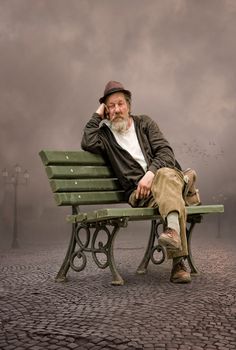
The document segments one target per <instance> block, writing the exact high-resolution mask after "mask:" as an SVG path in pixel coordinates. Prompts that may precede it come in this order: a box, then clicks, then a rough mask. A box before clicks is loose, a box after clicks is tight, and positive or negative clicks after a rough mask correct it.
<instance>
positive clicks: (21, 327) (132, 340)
mask: <svg viewBox="0 0 236 350" xmlns="http://www.w3.org/2000/svg"><path fill="white" fill-rule="evenodd" d="M128 230H129V229H128ZM128 230H127V231H124V232H122V233H121V235H120V238H117V241H116V250H115V256H116V260H117V265H118V268H119V270H120V272H121V274H122V276H123V277H124V279H125V281H126V284H125V285H124V286H122V287H115V286H112V285H111V284H110V282H111V275H110V271H109V269H106V270H100V269H98V268H97V267H96V265H95V264H94V263H93V262H92V261H91V260H90V259H89V261H88V265H87V267H86V269H85V270H84V271H82V272H81V273H75V272H73V271H71V270H69V280H68V282H67V283H55V282H54V277H55V275H56V273H57V271H58V269H59V267H60V264H61V262H62V259H63V258H64V253H65V250H66V245H67V242H66V243H65V242H61V243H60V244H59V243H57V245H56V247H54V248H53V247H52V246H50V247H47V248H45V247H38V248H37V249H36V248H35V247H31V248H30V247H28V248H27V249H18V250H8V251H7V250H4V251H0V262H1V277H0V349H1V350H22V349H30V350H43V349H49V350H79V349H93V350H99V349H108V350H109V349H117V350H125V349H150V350H151V349H158V350H159V349H160V350H161V349H163V350H176V349H178V350H188V349H189V350H201V349H204V350H221V349H222V350H227V349H236V301H235V297H236V288H235V287H236V282H235V281H236V269H235V265H236V264H235V263H236V254H235V253H236V248H235V246H234V244H235V240H234V244H233V243H232V242H228V241H226V240H224V239H223V238H221V239H216V238H214V237H211V238H209V239H208V241H206V236H207V233H205V235H203V234H202V235H200V234H199V235H197V234H196V235H195V236H194V237H193V239H192V245H193V254H194V257H195V261H196V262H197V265H198V267H199V269H200V270H201V274H200V275H199V276H196V277H194V278H193V279H192V283H191V284H187V285H175V284H172V283H170V282H169V273H170V269H171V263H170V261H166V262H164V263H163V264H162V265H160V266H155V265H153V264H151V263H150V266H149V270H148V273H147V274H146V275H141V276H140V275H136V274H135V269H136V267H137V266H138V264H139V262H140V260H141V258H142V255H143V253H144V248H145V240H146V238H147V237H146V238H143V237H139V238H138V239H137V238H136V239H134V236H132V234H130V232H128ZM133 242H134V243H133Z"/></svg>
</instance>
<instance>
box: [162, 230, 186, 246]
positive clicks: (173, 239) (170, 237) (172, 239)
mask: <svg viewBox="0 0 236 350" xmlns="http://www.w3.org/2000/svg"><path fill="white" fill-rule="evenodd" d="M158 244H160V245H162V246H163V247H166V248H167V249H168V250H179V249H181V239H180V235H179V234H178V232H176V231H175V230H173V229H172V228H167V229H166V230H165V231H164V232H163V233H161V234H160V237H159V238H158Z"/></svg>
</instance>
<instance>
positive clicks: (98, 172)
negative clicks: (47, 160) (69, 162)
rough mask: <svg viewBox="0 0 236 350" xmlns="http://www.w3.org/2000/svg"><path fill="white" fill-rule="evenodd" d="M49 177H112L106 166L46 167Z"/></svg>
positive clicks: (109, 169)
mask: <svg viewBox="0 0 236 350" xmlns="http://www.w3.org/2000/svg"><path fill="white" fill-rule="evenodd" d="M46 172H47V175H48V178H49V179H55V178H57V179H60V178H61V179H79V178H90V179H94V178H100V177H101V178H106V177H107V178H108V177H113V172H112V170H111V168H109V167H107V166H101V165H98V166H76V165H75V166H61V165H59V166H55V165H49V166H47V167H46Z"/></svg>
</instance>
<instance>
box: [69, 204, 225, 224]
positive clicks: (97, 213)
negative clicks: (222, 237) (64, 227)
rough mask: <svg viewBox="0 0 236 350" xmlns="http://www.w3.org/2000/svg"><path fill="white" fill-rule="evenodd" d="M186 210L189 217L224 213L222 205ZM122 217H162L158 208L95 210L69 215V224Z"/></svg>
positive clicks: (193, 207) (133, 218)
mask: <svg viewBox="0 0 236 350" xmlns="http://www.w3.org/2000/svg"><path fill="white" fill-rule="evenodd" d="M186 210H187V214H188V215H194V214H210V213H223V212H224V206H223V205H221V204H216V205H199V206H189V207H186ZM82 214H83V216H82ZM122 217H128V218H129V220H130V221H132V220H136V221H137V220H153V219H157V218H159V217H160V215H159V212H158V209H157V208H129V207H127V208H107V209H99V210H94V211H91V212H88V213H87V214H85V213H80V214H78V215H68V216H67V220H68V221H69V222H80V221H84V220H86V222H95V221H102V220H108V219H116V218H122Z"/></svg>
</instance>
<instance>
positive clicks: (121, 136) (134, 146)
mask: <svg viewBox="0 0 236 350" xmlns="http://www.w3.org/2000/svg"><path fill="white" fill-rule="evenodd" d="M111 131H112V132H113V134H114V136H115V139H116V141H117V142H118V144H119V145H120V146H121V147H122V148H124V149H125V150H126V151H127V152H129V153H130V154H131V156H132V157H133V158H134V159H135V160H136V161H137V162H138V163H139V164H140V165H141V167H142V168H143V170H144V171H145V172H146V171H147V163H146V161H145V158H144V156H143V152H142V150H141V147H140V145H139V142H138V138H137V135H136V131H135V128H134V122H133V120H132V124H131V126H130V127H129V129H128V130H127V131H126V132H124V133H119V132H117V131H115V130H112V129H111Z"/></svg>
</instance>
